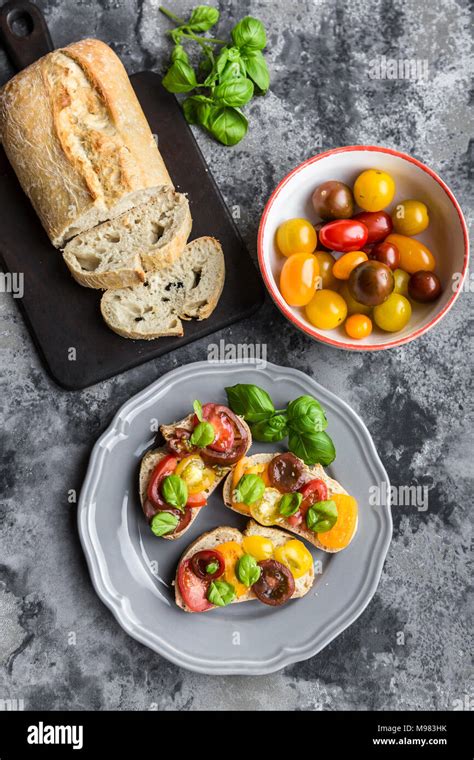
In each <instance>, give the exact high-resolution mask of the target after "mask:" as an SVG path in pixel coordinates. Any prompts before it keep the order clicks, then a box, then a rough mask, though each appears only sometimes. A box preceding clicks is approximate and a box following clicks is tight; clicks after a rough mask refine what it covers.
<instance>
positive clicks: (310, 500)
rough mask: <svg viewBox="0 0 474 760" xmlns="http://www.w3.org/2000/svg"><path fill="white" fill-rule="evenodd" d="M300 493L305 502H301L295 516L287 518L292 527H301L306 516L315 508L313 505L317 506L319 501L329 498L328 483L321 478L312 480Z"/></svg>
mask: <svg viewBox="0 0 474 760" xmlns="http://www.w3.org/2000/svg"><path fill="white" fill-rule="evenodd" d="M300 493H301V495H302V497H303V501H302V502H301V505H300V508H299V510H298V511H297V512H295V514H294V515H291V517H288V518H287V520H288V522H289V523H290V525H299V524H300V523H302V522H303V519H304V517H305V516H306V512H307V511H308V509H309V508H310V507H312V506H313V504H316V503H317V502H318V501H326V500H327V498H328V489H327V486H326V483H325V482H324V480H320V479H319V478H316V479H315V480H310V481H309V483H306V485H304V486H303V488H301V490H300Z"/></svg>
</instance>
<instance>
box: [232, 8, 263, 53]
mask: <svg viewBox="0 0 474 760" xmlns="http://www.w3.org/2000/svg"><path fill="white" fill-rule="evenodd" d="M231 36H232V39H233V41H234V44H235V45H237V47H249V48H252V49H253V50H263V48H264V47H265V45H266V44H267V36H266V34H265V27H264V26H263V24H262V22H261V21H259V20H258V19H256V18H253V16H246V17H245V18H243V19H242V21H239V23H238V24H236V25H235V26H234V28H233V29H232V32H231Z"/></svg>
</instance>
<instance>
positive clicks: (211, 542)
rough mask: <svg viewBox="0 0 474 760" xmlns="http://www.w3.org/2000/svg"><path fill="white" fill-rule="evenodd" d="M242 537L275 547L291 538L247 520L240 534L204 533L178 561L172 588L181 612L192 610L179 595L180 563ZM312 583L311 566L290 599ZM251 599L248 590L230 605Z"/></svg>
mask: <svg viewBox="0 0 474 760" xmlns="http://www.w3.org/2000/svg"><path fill="white" fill-rule="evenodd" d="M244 536H264V537H265V538H269V539H270V541H272V542H273V544H274V545H275V546H277V547H278V546H282V545H283V544H286V542H287V541H289V540H290V539H291V538H293V536H291V535H290V534H289V533H287V532H286V531H284V530H280V528H265V527H264V526H263V525H259V524H258V523H256V522H255V521H254V520H249V522H248V523H247V527H246V528H245V530H244V532H243V533H241V532H240V530H237V528H230V527H220V528H215V529H214V530H211V531H209V532H208V533H204V534H203V535H202V536H200V537H199V538H197V539H196V541H193V543H192V544H190V546H188V548H187V549H186V551H185V552H184V553H183V555H182V556H181V559H180V560H179V563H178V567H177V568H176V577H175V580H174V586H175V601H176V604H177V605H178V607H181V609H182V610H184V611H185V612H193V610H190V609H189V607H187V605H186V604H185V602H184V599H183V597H182V595H181V592H180V590H179V585H178V568H179V566H180V564H181V562H184V560H186V559H188V558H189V557H192V555H193V554H195V553H196V552H199V551H203V550H209V549H215V548H216V546H218V545H219V544H223V543H225V542H226V541H236V543H238V544H241V543H242V541H243V539H244ZM313 582H314V567H313V566H312V567H311V569H310V570H309V571H308V572H307V573H306V574H305V575H303V576H302V577H301V578H295V591H294V593H293V596H292V597H291V598H292V599H298V598H300V597H302V596H304V595H305V594H307V593H308V591H309V590H310V589H311V587H312V585H313ZM252 599H257V596H256V595H255V593H254V592H253V591H252V589H249V590H248V591H247V593H245V594H243V595H242V596H239V597H237V599H235V600H234V601H233V602H231V604H237V603H238V602H249V601H251V600H252ZM209 609H215V608H214V607H210V608H209ZM208 611H209V610H205V612H208Z"/></svg>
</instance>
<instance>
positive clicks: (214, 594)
mask: <svg viewBox="0 0 474 760" xmlns="http://www.w3.org/2000/svg"><path fill="white" fill-rule="evenodd" d="M207 598H208V600H209V601H210V603H211V604H215V605H216V607H226V605H228V604H230V603H231V602H233V601H234V599H235V590H234V587H233V586H232V585H231V584H230V583H227V581H212V582H211V583H210V585H209V590H208V592H207Z"/></svg>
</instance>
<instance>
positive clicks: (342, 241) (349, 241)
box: [319, 219, 369, 253]
mask: <svg viewBox="0 0 474 760" xmlns="http://www.w3.org/2000/svg"><path fill="white" fill-rule="evenodd" d="M368 234H369V233H368V230H367V227H366V226H365V224H362V222H357V221H354V220H353V219H341V220H340V221H339V220H338V221H335V222H328V223H327V224H325V225H324V227H321V231H320V233H319V239H320V240H321V242H322V244H323V245H325V246H326V247H327V248H329V249H330V250H331V251H341V252H342V253H347V252H348V251H360V249H361V248H362V246H364V245H365V244H366V242H367V236H368Z"/></svg>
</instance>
